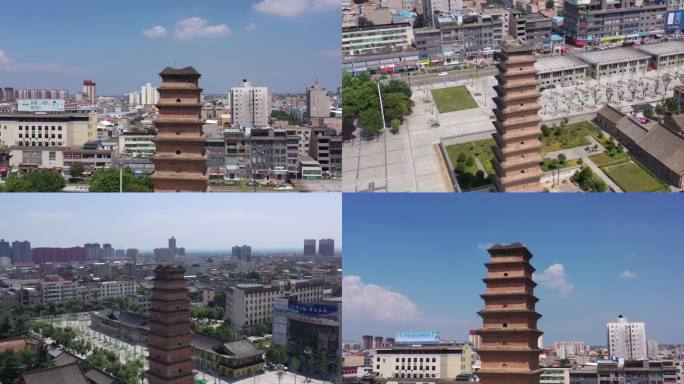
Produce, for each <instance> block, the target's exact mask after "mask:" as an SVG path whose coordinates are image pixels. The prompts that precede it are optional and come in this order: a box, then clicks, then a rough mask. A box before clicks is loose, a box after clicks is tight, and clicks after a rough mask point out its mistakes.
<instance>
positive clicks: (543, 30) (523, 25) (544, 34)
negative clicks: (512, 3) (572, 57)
mask: <svg viewBox="0 0 684 384" xmlns="http://www.w3.org/2000/svg"><path fill="white" fill-rule="evenodd" d="M511 18H512V20H511V22H510V24H509V33H510V35H511V36H513V37H515V38H517V39H520V40H521V41H524V42H526V43H528V44H530V45H532V46H533V47H534V48H535V49H536V50H543V49H547V50H548V49H550V48H551V30H552V19H551V18H550V17H547V16H545V15H543V14H541V13H529V14H528V13H522V12H518V11H516V12H513V13H512V15H511Z"/></svg>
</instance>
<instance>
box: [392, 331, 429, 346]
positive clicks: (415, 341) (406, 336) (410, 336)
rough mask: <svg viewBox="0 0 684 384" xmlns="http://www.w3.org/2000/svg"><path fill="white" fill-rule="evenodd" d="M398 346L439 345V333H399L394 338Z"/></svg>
mask: <svg viewBox="0 0 684 384" xmlns="http://www.w3.org/2000/svg"><path fill="white" fill-rule="evenodd" d="M394 343H395V344H397V345H424V344H439V332H434V331H428V332H399V333H397V334H396V335H395V336H394Z"/></svg>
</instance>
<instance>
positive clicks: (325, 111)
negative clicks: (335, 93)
mask: <svg viewBox="0 0 684 384" xmlns="http://www.w3.org/2000/svg"><path fill="white" fill-rule="evenodd" d="M306 110H307V114H308V115H309V119H315V118H321V117H330V97H328V92H327V91H326V90H325V89H323V88H321V85H320V83H319V82H318V80H316V84H314V85H313V86H311V87H309V88H307V89H306Z"/></svg>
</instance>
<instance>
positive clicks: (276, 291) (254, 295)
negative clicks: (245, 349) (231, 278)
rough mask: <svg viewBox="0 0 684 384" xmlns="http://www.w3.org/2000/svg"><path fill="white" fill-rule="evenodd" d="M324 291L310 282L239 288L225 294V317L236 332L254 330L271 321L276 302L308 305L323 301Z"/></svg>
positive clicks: (320, 286) (275, 283) (232, 288)
mask: <svg viewBox="0 0 684 384" xmlns="http://www.w3.org/2000/svg"><path fill="white" fill-rule="evenodd" d="M324 290H325V285H324V284H322V283H319V282H312V281H286V282H273V283H271V285H257V284H238V285H235V286H232V287H230V288H228V290H227V291H226V309H225V310H226V317H227V318H229V319H230V321H231V324H232V325H233V327H234V328H235V329H236V330H243V329H250V328H251V329H254V328H256V327H258V326H260V325H262V324H265V323H268V322H270V321H271V320H272V317H273V301H274V300H275V299H276V298H278V297H290V298H292V299H294V300H297V301H298V302H301V303H310V302H313V301H316V300H322V299H323V298H324V296H323V291H324Z"/></svg>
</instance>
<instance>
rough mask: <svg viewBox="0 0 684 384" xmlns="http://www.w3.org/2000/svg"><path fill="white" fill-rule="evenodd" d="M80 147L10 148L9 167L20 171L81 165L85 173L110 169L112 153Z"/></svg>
mask: <svg viewBox="0 0 684 384" xmlns="http://www.w3.org/2000/svg"><path fill="white" fill-rule="evenodd" d="M94 146H95V145H92V146H91V145H85V146H82V147H26V146H13V147H10V153H11V155H12V157H11V158H10V166H13V167H19V168H22V169H27V170H31V169H64V168H71V167H72V166H74V165H77V164H79V165H82V166H83V168H84V169H85V170H86V172H92V171H94V170H97V169H106V168H111V167H112V164H113V163H112V158H113V154H112V151H110V150H106V149H92V148H89V147H94Z"/></svg>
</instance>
